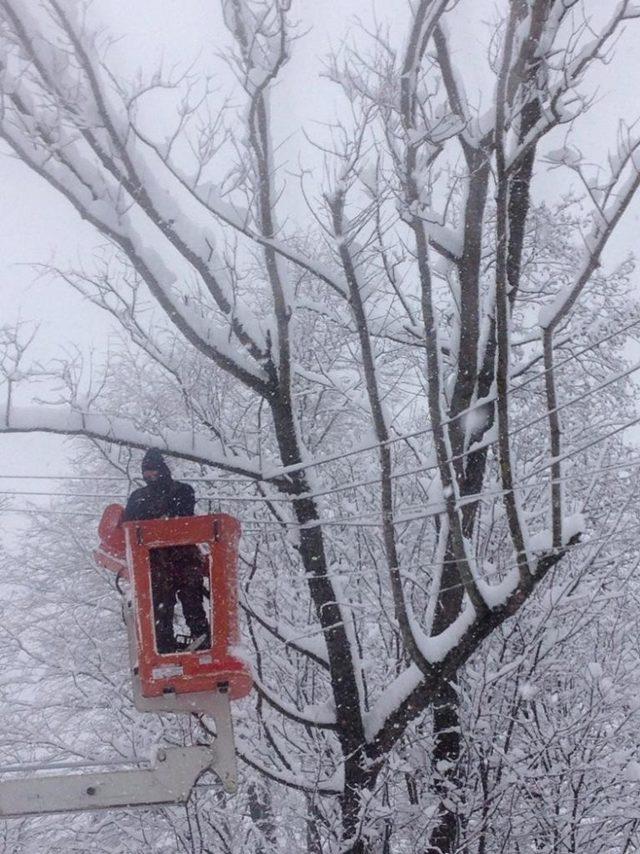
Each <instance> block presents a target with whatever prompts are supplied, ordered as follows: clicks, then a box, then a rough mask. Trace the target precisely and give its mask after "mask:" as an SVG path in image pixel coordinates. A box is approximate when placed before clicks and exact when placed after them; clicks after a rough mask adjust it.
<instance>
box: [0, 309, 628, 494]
mask: <svg viewBox="0 0 640 854" xmlns="http://www.w3.org/2000/svg"><path fill="white" fill-rule="evenodd" d="M638 325H640V319H637V320H634V321H632V322H631V323H628V324H626V325H624V326H622V327H619V328H618V329H617V330H614V331H613V332H611V333H609V334H608V335H606V336H604V337H602V338H600V339H599V340H598V341H595V342H593V343H592V344H589V345H587V346H585V347H583V348H582V349H581V350H578V351H577V352H576V353H573V354H572V355H571V356H568V357H567V358H566V359H563V360H561V361H560V362H558V363H557V364H556V365H554V368H553V370H555V369H557V368H559V367H562V366H563V365H565V364H567V363H568V362H571V361H573V360H575V359H577V358H579V357H580V356H581V355H584V353H587V352H590V351H592V350H594V349H595V348H596V347H598V346H600V344H602V343H604V342H606V341H609V340H611V339H612V338H615V337H616V336H617V335H621V334H622V333H623V332H626V331H628V330H629V329H631V328H633V327H635V326H638ZM638 370H640V363H638V364H636V365H634V366H632V367H631V368H629V369H627V370H625V371H623V372H621V373H619V374H616V375H615V376H613V377H609V378H608V379H607V380H605V382H604V383H602V384H601V385H599V386H596V387H595V388H593V389H589V390H587V391H586V392H583V393H582V394H581V395H578V396H576V397H575V398H572V399H570V400H568V401H565V402H563V403H561V404H560V405H559V406H557V407H555V408H554V409H551V410H546V411H545V412H543V413H542V414H541V415H539V416H537V417H536V418H535V419H533V420H532V421H529V422H527V423H525V424H523V425H520V426H519V427H517V428H516V429H515V430H513V431H512V432H511V433H510V435H511V436H513V435H516V434H517V433H520V432H522V431H523V430H525V429H526V428H527V427H531V426H533V425H535V424H536V423H538V422H539V421H540V420H542V419H543V418H544V417H546V416H548V415H550V414H551V413H552V412H557V411H560V410H562V409H565V408H566V407H568V406H571V405H572V404H573V403H577V402H579V401H581V400H584V399H585V398H586V397H588V396H590V395H591V394H595V393H596V392H597V391H601V390H602V389H603V388H606V387H607V386H608V385H611V384H612V383H614V382H617V381H619V380H621V379H624V378H625V377H627V376H629V375H630V374H632V373H634V372H635V371H638ZM548 371H549V369H545V370H543V371H540V372H538V373H537V374H536V375H535V376H534V377H530V378H529V379H527V380H525V381H524V382H522V383H520V384H519V385H516V386H513V387H512V389H511V391H520V390H521V389H522V388H524V387H525V386H527V385H529V384H530V383H531V382H534V381H535V380H537V379H540V378H541V377H543V376H544V375H545V374H546V373H548ZM494 399H495V398H492V397H488V398H483V399H482V400H481V401H477V402H476V403H474V404H473V405H471V406H469V407H467V408H466V409H464V410H462V411H461V412H458V413H456V415H454V416H452V417H451V418H446V419H444V420H443V421H442V426H447V425H449V424H452V423H454V422H456V421H458V420H459V419H461V418H463V417H465V416H467V415H469V414H471V413H472V412H474V411H476V410H477V409H480V408H482V407H483V406H486V405H487V404H489V403H492V402H493V401H494ZM431 431H432V426H431V425H430V426H428V427H422V428H419V429H418V430H414V431H412V432H410V433H404V434H402V435H399V436H392V437H390V438H389V439H386V440H385V441H383V442H374V443H371V444H369V445H364V446H362V447H360V448H354V449H352V450H349V451H342V452H340V453H339V454H333V455H330V456H327V457H322V458H320V459H316V460H312V461H308V462H303V463H296V464H294V465H291V466H285V467H281V468H279V469H278V470H277V471H276V472H272V473H271V474H268V475H265V476H264V477H263V478H262V480H263V481H265V480H266V481H268V480H272V479H273V478H274V477H277V476H281V475H287V474H293V473H295V472H297V471H303V470H305V469H307V468H315V467H317V466H320V465H325V464H327V463H331V462H338V461H339V460H342V459H346V458H347V457H351V456H355V455H357V454H362V453H367V452H369V451H374V450H377V449H378V448H380V447H383V446H385V445H390V444H394V443H396V442H404V441H406V440H408V439H413V438H417V437H419V436H422V435H425V434H427V433H430V432H431ZM492 444H495V441H493V442H487V443H485V444H481V443H479V444H477V445H475V446H474V447H473V449H472V450H469V451H465V452H463V453H461V454H458V455H456V456H454V457H451V458H448V459H447V460H445V461H444V462H445V463H451V462H455V461H457V460H459V459H463V458H464V457H466V456H468V455H469V454H471V453H475V452H477V451H479V450H482V449H483V448H486V447H490V446H491V445H492ZM437 468H438V466H437V465H433V466H429V467H426V468H423V469H422V471H429V470H436V469H437ZM412 473H413V472H412ZM0 478H10V479H12V480H13V479H16V480H17V479H20V480H80V481H82V480H88V481H91V480H100V481H105V482H106V481H119V482H122V481H126V482H129V483H131V482H138V483H139V482H140V481H141V478H139V477H135V478H127V477H125V476H121V477H116V476H113V475H106V476H102V475H96V476H91V475H9V474H0ZM181 480H184V481H186V482H188V483H207V482H211V483H218V482H219V483H241V484H244V485H250V484H252V483H253V480H251V479H249V478H245V477H224V476H217V477H216V476H210V477H209V476H200V477H181ZM370 483H372V481H368V482H363V483H362V484H361V485H363V486H364V485H369V484H370ZM342 488H343V487H337V488H336V489H337V491H341V490H342ZM344 488H349V487H344ZM320 494H330V493H328V492H325V493H318V494H316V493H304V494H303V495H301V496H299V497H316V496H317V495H320Z"/></svg>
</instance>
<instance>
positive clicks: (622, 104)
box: [0, 0, 640, 518]
mask: <svg viewBox="0 0 640 854" xmlns="http://www.w3.org/2000/svg"><path fill="white" fill-rule="evenodd" d="M499 5H500V3H494V2H490V0H463V2H462V3H461V4H460V6H459V10H458V15H459V16H460V22H461V23H462V22H463V21H464V20H465V19H466V24H465V25H464V26H461V29H460V33H461V35H460V37H459V38H458V40H457V43H456V45H455V47H456V51H457V56H458V59H461V61H462V62H463V63H464V71H465V76H466V85H467V92H468V94H469V96H470V97H471V98H474V97H477V98H479V97H480V92H481V90H482V88H483V84H484V83H486V82H488V78H487V73H486V64H485V60H484V59H483V50H482V48H483V44H485V43H486V32H487V30H486V28H485V27H484V26H483V21H492V20H495V17H496V8H497V7H499ZM610 7H611V4H610V3H602V2H600V0H594V3H593V8H594V9H596V10H597V9H599V10H600V11H602V10H603V8H605V9H606V8H610ZM293 9H294V10H295V11H296V14H297V16H298V18H299V20H300V22H301V30H303V31H306V32H305V35H304V36H303V37H302V38H301V40H300V41H299V42H298V43H297V45H296V46H295V48H294V58H293V60H292V62H291V63H290V65H289V66H288V68H287V70H286V74H285V76H284V79H283V82H282V83H281V84H280V86H279V89H278V93H277V96H276V99H275V102H274V116H275V118H276V121H277V127H276V136H279V137H280V138H282V139H285V138H286V139H288V142H287V145H286V148H285V149H284V151H285V152H286V154H287V156H288V158H289V159H290V160H291V162H292V167H294V168H295V167H296V166H297V162H296V160H297V154H298V153H299V152H300V150H302V149H304V148H305V143H304V137H303V135H302V132H301V128H302V127H303V126H304V127H307V128H308V129H310V130H311V131H312V132H313V129H314V124H313V123H314V121H316V120H326V121H331V120H332V119H334V118H335V116H336V112H337V111H338V110H339V108H340V100H339V95H338V92H337V90H336V89H335V88H334V87H332V86H331V85H330V84H328V83H327V82H326V81H324V80H322V79H321V78H320V77H319V74H320V72H321V70H322V58H323V57H324V56H325V55H326V53H327V51H328V50H329V49H330V47H332V46H334V47H337V46H339V45H340V44H341V42H342V40H343V39H344V37H345V34H346V33H347V30H348V29H349V27H350V26H353V23H354V18H355V16H359V17H360V18H361V19H362V21H364V22H366V23H367V24H369V25H371V24H372V22H373V21H374V18H375V16H377V18H378V19H379V20H380V21H384V20H387V21H390V23H391V25H392V30H393V31H394V32H395V33H397V34H398V39H399V41H398V47H399V48H400V47H401V46H402V35H401V34H402V32H403V31H404V21H405V20H406V16H407V13H406V9H407V6H406V4H405V3H404V2H402V0H379V2H377V3H373V2H371V0H321V2H317V0H294V2H293ZM470 11H473V14H474V17H473V18H470V17H469V14H470ZM92 14H93V17H94V19H95V20H96V21H102V22H103V23H104V26H105V28H106V30H107V31H109V32H111V33H113V34H114V35H116V36H122V38H121V40H120V41H119V42H118V43H117V45H116V46H115V47H114V49H113V54H112V62H113V63H115V64H116V65H117V70H118V72H119V73H120V74H121V75H123V76H124V75H125V74H128V73H133V72H135V71H136V69H137V68H138V67H142V68H145V69H147V70H148V69H150V68H153V67H155V65H156V64H157V62H158V60H159V59H160V58H161V57H162V58H163V59H164V62H165V64H166V65H167V66H168V65H171V64H172V63H173V62H179V63H183V64H186V63H188V62H189V61H190V60H191V59H192V58H193V59H194V60H195V61H196V63H197V67H203V68H204V67H208V68H210V69H211V68H212V67H217V66H216V60H215V55H216V53H217V52H218V51H219V50H220V49H221V48H223V47H224V46H225V45H227V44H228V37H227V33H226V31H225V30H224V27H223V26H222V22H221V16H220V13H219V9H218V4H217V3H215V2H212V0H133V2H132V0H94V3H93V7H92ZM639 32H640V28H639V27H636V28H635V29H634V31H633V34H632V33H628V34H627V35H625V36H624V37H623V38H622V39H621V40H620V42H619V44H618V49H617V50H618V53H617V58H616V60H615V61H614V62H613V63H612V64H610V65H609V66H606V67H602V68H601V69H600V70H599V71H598V78H597V85H598V103H597V105H596V106H595V107H594V110H593V112H592V114H591V117H589V118H587V119H586V120H585V121H583V122H582V123H581V126H580V127H578V128H576V131H575V137H574V142H575V144H577V145H578V146H579V147H580V148H581V149H582V150H583V151H584V153H585V154H587V156H589V157H592V158H593V159H594V160H597V159H598V158H602V157H603V156H604V154H605V152H606V149H607V146H609V145H610V144H613V142H614V139H615V130H616V123H617V118H618V117H619V116H623V117H625V118H626V119H627V120H629V119H630V118H631V117H633V116H635V115H636V114H638V113H640V104H639V103H638V101H637V92H638V91H639V89H640V51H639V50H638V49H637V44H638V43H639V42H638V33H639ZM220 86H221V89H222V90H224V89H225V87H226V86H228V76H226V75H225V74H224V72H221V76H220ZM485 98H486V95H485ZM596 113H597V115H598V118H597V121H596V120H595V119H596ZM562 136H563V137H564V131H563V133H562ZM561 143H562V139H560V138H556V139H555V140H551V141H550V143H549V147H554V146H557V145H559V144H561ZM306 156H307V157H309V156H310V155H306ZM557 182H558V173H553V175H551V176H547V177H545V176H544V175H543V174H542V173H540V174H539V176H538V189H537V192H538V194H539V195H541V196H542V195H545V194H552V193H554V192H556V191H557ZM0 187H1V188H2V190H1V196H0V277H1V278H0V310H1V318H2V319H1V322H2V323H3V324H4V323H7V322H12V321H15V320H17V319H22V320H23V321H28V322H32V323H38V324H39V325H40V332H39V335H38V345H37V346H38V353H39V355H40V357H41V358H42V359H48V358H52V357H54V356H55V355H56V354H57V353H59V352H60V348H62V347H64V346H66V347H67V348H68V347H69V345H70V344H71V343H74V344H76V345H77V346H79V347H81V348H83V349H85V350H86V349H87V348H89V347H93V348H95V350H96V351H97V352H98V353H99V352H104V351H105V350H106V348H107V347H108V346H109V341H110V339H111V338H113V335H114V332H113V330H112V329H111V327H110V324H109V323H108V322H107V321H106V320H105V318H104V317H102V316H101V315H99V313H98V312H97V310H95V309H92V308H91V307H90V306H88V305H86V303H83V302H82V301H81V300H80V299H79V297H78V296H77V295H75V294H73V293H72V292H70V291H69V289H68V288H67V287H64V286H61V285H59V284H57V283H56V282H53V281H51V280H50V279H46V280H44V279H41V278H38V277H37V275H36V274H35V272H34V270H33V269H32V268H30V267H29V266H28V264H29V263H31V262H42V261H44V262H46V261H50V260H51V259H53V258H56V259H58V260H60V261H61V262H64V261H65V260H69V259H71V260H73V259H74V258H75V257H76V255H77V254H78V253H79V254H80V255H82V256H84V257H86V254H87V253H88V252H90V250H91V247H92V246H93V245H94V244H95V243H96V237H95V234H94V233H93V231H92V230H91V229H90V228H89V227H88V226H87V225H86V224H84V223H83V222H82V221H81V220H80V219H79V217H78V216H77V214H75V212H74V211H73V210H72V209H71V207H70V206H69V205H68V204H67V203H66V202H64V201H63V200H62V199H61V198H59V197H58V196H57V194H56V193H54V191H52V190H50V189H49V188H48V187H47V186H46V185H45V184H44V183H43V182H42V181H41V180H40V179H39V178H37V177H35V176H33V175H32V174H30V173H29V172H28V171H27V170H26V169H25V168H24V167H23V166H22V165H21V164H19V163H17V162H16V161H15V160H12V159H11V158H10V157H9V156H5V155H4V154H3V153H2V152H1V151H0ZM639 218H640V203H638V202H637V203H636V205H635V207H634V209H633V210H631V211H630V212H629V213H628V214H627V216H626V219H625V221H624V223H623V224H622V227H621V229H620V231H619V234H618V235H617V237H616V239H615V241H614V243H613V244H612V247H611V250H610V251H609V260H611V261H613V260H615V259H617V258H620V257H622V256H623V255H625V254H626V253H627V252H628V251H629V250H635V249H636V244H637V240H636V234H637V231H638V220H639ZM66 469H67V462H66V460H65V454H64V449H63V442H62V440H59V439H55V438H52V437H29V438H27V439H20V438H18V437H9V436H0V475H2V474H32V473H36V472H37V473H53V472H62V471H65V470H66ZM6 483H7V482H6V481H3V480H2V479H1V478H0V489H3V488H4V486H3V484H6ZM5 518H6V517H5Z"/></svg>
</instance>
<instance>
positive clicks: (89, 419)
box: [0, 404, 263, 480]
mask: <svg viewBox="0 0 640 854" xmlns="http://www.w3.org/2000/svg"><path fill="white" fill-rule="evenodd" d="M3 409H4V412H3V416H2V422H1V423H0V433H37V432H40V433H57V434H60V435H63V436H86V437H87V438H90V439H97V440H99V441H102V442H109V443H112V444H116V445H126V446H128V447H131V448H141V449H144V448H148V447H151V446H153V447H158V448H161V449H162V450H163V451H164V452H165V453H167V454H168V455H170V456H175V457H179V458H180V459H183V460H190V461H192V462H196V463H201V464H203V465H207V466H212V467H214V468H219V469H221V470H222V471H226V472H230V473H233V474H238V475H242V476H244V477H248V478H251V479H252V480H263V475H262V472H261V471H260V469H259V468H258V467H257V466H255V465H254V464H253V462H252V461H251V460H250V459H248V458H245V457H241V456H239V455H238V456H230V455H228V454H227V453H225V451H224V448H223V447H222V446H221V445H220V443H218V442H212V441H210V440H209V439H206V438H204V437H203V436H199V435H197V434H195V433H191V432H187V431H182V432H181V431H177V430H167V431H165V432H164V433H163V434H162V435H161V436H158V435H157V434H155V433H148V432H145V431H143V430H139V429H138V428H137V427H136V426H135V424H133V422H131V421H129V420H128V419H125V418H118V417H117V416H112V415H107V414H104V413H99V412H81V411H79V410H75V409H73V408H72V407H71V406H62V405H56V406H46V405H40V406H19V407H18V406H10V407H8V406H7V405H6V404H5V406H4V407H3Z"/></svg>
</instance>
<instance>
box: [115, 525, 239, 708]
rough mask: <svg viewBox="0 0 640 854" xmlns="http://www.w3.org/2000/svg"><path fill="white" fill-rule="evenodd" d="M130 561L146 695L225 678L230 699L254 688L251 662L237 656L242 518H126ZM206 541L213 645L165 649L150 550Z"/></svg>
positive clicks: (204, 686) (212, 684)
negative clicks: (157, 624) (157, 622)
mask: <svg viewBox="0 0 640 854" xmlns="http://www.w3.org/2000/svg"><path fill="white" fill-rule="evenodd" d="M122 527H123V528H124V532H125V542H126V553H127V564H128V565H129V567H130V571H131V575H132V578H131V581H132V585H133V599H134V607H135V615H136V635H137V639H138V668H139V673H138V675H139V677H140V684H141V689H142V695H143V696H144V697H158V696H161V695H162V694H166V693H169V692H175V693H191V692H193V691H211V690H216V689H217V688H219V687H220V686H224V685H225V684H226V685H227V686H228V691H229V696H230V698H231V699H237V698H239V697H244V696H246V694H248V693H249V691H250V690H251V685H252V681H251V675H250V673H249V668H248V666H247V664H246V663H245V662H244V661H242V659H241V658H239V657H238V655H237V651H236V647H237V644H238V643H239V640H240V636H239V630H238V595H237V575H236V572H237V569H236V567H237V560H238V542H239V540H240V523H239V522H238V520H237V519H234V518H233V516H228V515H227V514H225V513H220V514H216V515H214V516H185V517H180V518H174V519H153V520H149V521H144V522H127V523H125V524H124V525H123V526H122ZM196 544H205V545H207V546H208V550H209V556H210V557H209V561H208V564H209V566H208V571H209V580H210V588H209V589H210V603H211V608H210V613H209V624H210V626H211V629H212V631H211V639H212V647H211V649H202V650H197V651H195V652H187V651H185V652H174V653H168V654H164V655H160V654H159V653H158V652H157V650H156V644H155V629H154V614H153V600H152V592H151V561H150V551H151V550H152V549H157V548H166V547H168V546H184V545H196Z"/></svg>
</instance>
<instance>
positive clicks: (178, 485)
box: [173, 480, 196, 495]
mask: <svg viewBox="0 0 640 854" xmlns="http://www.w3.org/2000/svg"><path fill="white" fill-rule="evenodd" d="M173 492H174V493H177V492H182V493H183V494H184V495H186V494H187V493H188V494H189V495H195V494H196V493H195V490H194V488H193V487H192V486H191V484H190V483H185V482H184V481H183V480H174V481H173Z"/></svg>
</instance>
